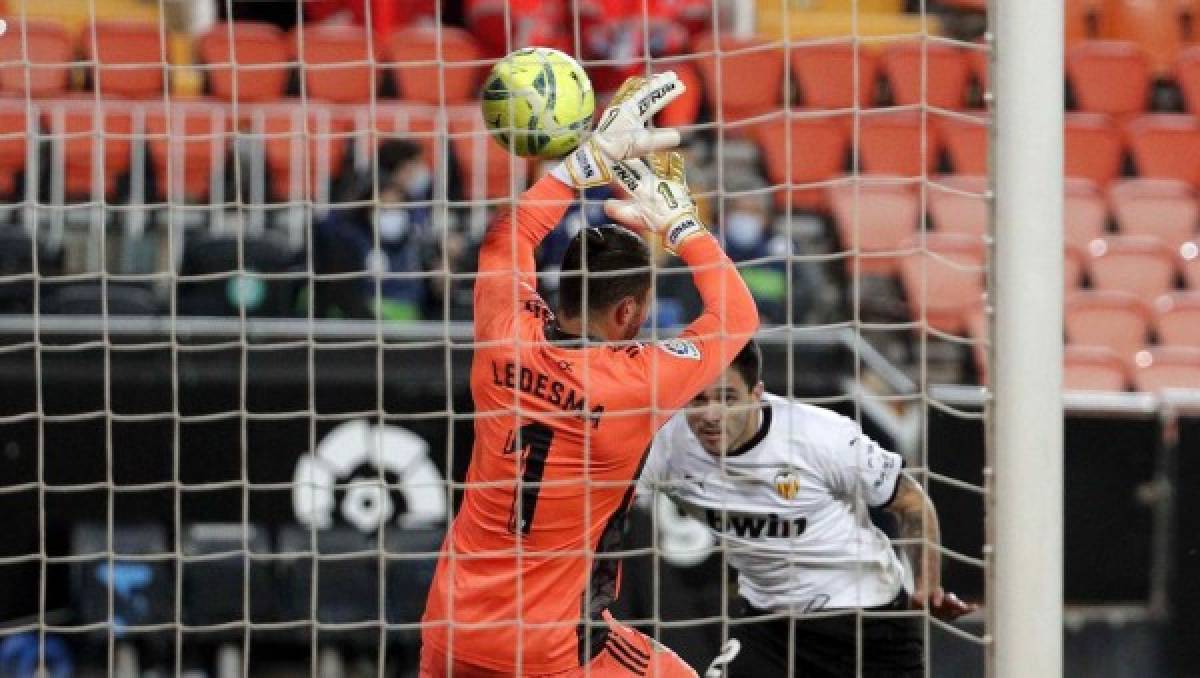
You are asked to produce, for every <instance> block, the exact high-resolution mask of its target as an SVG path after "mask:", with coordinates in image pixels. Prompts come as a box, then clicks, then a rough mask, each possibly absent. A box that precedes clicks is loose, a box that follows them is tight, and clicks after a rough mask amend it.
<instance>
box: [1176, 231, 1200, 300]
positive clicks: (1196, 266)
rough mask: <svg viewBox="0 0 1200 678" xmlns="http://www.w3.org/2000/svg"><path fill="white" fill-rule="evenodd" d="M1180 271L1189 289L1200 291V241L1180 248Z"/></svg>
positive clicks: (1185, 244) (1187, 243) (1188, 243)
mask: <svg viewBox="0 0 1200 678" xmlns="http://www.w3.org/2000/svg"><path fill="white" fill-rule="evenodd" d="M1179 270H1180V272H1182V273H1183V281H1184V283H1186V284H1187V286H1188V288H1189V289H1193V290H1200V241H1192V242H1186V243H1184V244H1182V245H1180V246H1179Z"/></svg>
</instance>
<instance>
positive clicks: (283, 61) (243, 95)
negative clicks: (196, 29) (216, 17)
mask: <svg viewBox="0 0 1200 678" xmlns="http://www.w3.org/2000/svg"><path fill="white" fill-rule="evenodd" d="M196 47H197V49H198V51H199V55H200V60H201V61H202V62H204V70H205V72H206V73H207V74H208V81H209V84H210V87H211V89H212V93H213V96H215V97H217V98H218V99H222V100H224V101H233V100H234V95H235V92H236V96H237V101H238V103H253V102H261V101H274V100H276V99H279V98H281V97H282V96H283V93H284V90H285V88H286V87H287V80H288V43H287V39H286V37H285V36H284V35H283V33H282V32H281V31H280V30H279V29H278V28H276V27H275V26H273V25H271V24H267V23H258V22H251V21H235V22H232V23H217V24H215V25H214V26H213V27H212V28H210V29H209V30H208V31H207V32H205V33H204V35H202V36H200V38H199V40H198V41H197V43H196ZM270 64H278V67H277V68H270ZM235 69H236V70H235Z"/></svg>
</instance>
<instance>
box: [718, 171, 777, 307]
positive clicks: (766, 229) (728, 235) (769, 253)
mask: <svg viewBox="0 0 1200 678" xmlns="http://www.w3.org/2000/svg"><path fill="white" fill-rule="evenodd" d="M763 187H764V186H763V184H762V183H761V181H758V180H755V181H745V182H738V183H736V184H734V185H731V187H730V190H731V191H735V194H734V195H733V196H732V197H730V198H728V199H727V200H726V202H725V213H724V214H723V215H722V219H721V220H720V228H719V231H720V234H721V238H722V240H723V241H724V243H725V252H726V253H728V254H729V258H730V259H733V260H734V261H735V262H747V261H753V262H755V263H754V264H752V265H750V266H746V267H744V268H742V269H741V271H742V278H743V279H744V280H745V281H746V286H747V287H749V288H750V292H751V294H753V295H754V300H755V301H756V302H758V308H759V313H760V315H761V316H762V318H763V320H764V321H768V322H772V323H779V322H786V320H787V299H788V290H787V286H788V276H787V261H786V259H785V256H786V255H787V253H788V251H789V247H788V243H787V238H786V236H783V235H780V234H777V233H775V230H774V228H773V225H772V223H771V222H772V214H771V209H770V205H771V201H770V196H768V195H766V194H764V193H753V192H750V191H753V190H754V189H758V188H763Z"/></svg>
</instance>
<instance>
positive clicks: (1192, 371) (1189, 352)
mask: <svg viewBox="0 0 1200 678" xmlns="http://www.w3.org/2000/svg"><path fill="white" fill-rule="evenodd" d="M1133 362H1134V366H1135V368H1134V372H1133V383H1134V386H1136V387H1137V390H1139V391H1145V392H1149V393H1153V392H1157V391H1162V390H1165V389H1169V388H1188V389H1200V347H1197V346H1152V347H1149V348H1147V349H1145V350H1143V351H1138V353H1137V355H1136V356H1135V357H1134V359H1133Z"/></svg>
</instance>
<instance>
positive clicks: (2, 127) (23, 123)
mask: <svg viewBox="0 0 1200 678" xmlns="http://www.w3.org/2000/svg"><path fill="white" fill-rule="evenodd" d="M37 124H38V123H37V118H32V117H31V116H30V113H29V112H28V111H27V110H26V108H25V106H24V105H23V104H19V103H12V104H5V105H4V106H2V107H0V196H6V197H7V196H12V195H13V192H14V191H15V190H16V188H17V182H16V178H17V175H18V174H20V173H21V172H23V171H24V170H25V156H26V151H27V148H28V146H27V143H28V134H29V130H30V127H32V128H33V129H35V130H36V129H37Z"/></svg>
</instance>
